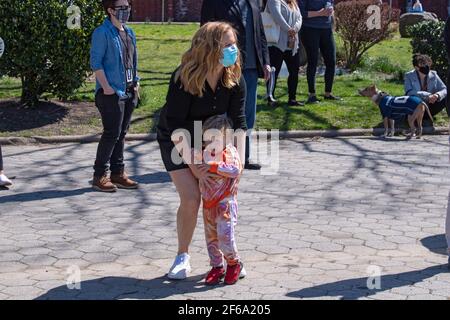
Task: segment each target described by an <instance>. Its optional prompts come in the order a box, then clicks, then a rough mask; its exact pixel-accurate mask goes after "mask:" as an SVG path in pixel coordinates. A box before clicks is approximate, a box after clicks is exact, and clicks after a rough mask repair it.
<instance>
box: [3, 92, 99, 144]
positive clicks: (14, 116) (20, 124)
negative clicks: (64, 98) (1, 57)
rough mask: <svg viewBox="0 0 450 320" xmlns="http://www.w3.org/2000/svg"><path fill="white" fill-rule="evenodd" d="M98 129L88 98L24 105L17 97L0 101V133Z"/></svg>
mask: <svg viewBox="0 0 450 320" xmlns="http://www.w3.org/2000/svg"><path fill="white" fill-rule="evenodd" d="M99 132H101V120H100V115H99V113H98V110H97V108H95V106H94V103H92V102H74V101H73V102H72V101H70V102H60V101H58V100H52V101H47V102H45V101H44V102H41V103H40V104H39V105H38V106H37V107H35V108H28V107H24V106H22V105H21V104H20V103H19V100H17V99H9V100H1V101H0V136H33V135H44V136H48V135H71V134H77V135H79V134H80V135H81V134H94V133H99Z"/></svg>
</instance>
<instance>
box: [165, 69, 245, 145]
mask: <svg viewBox="0 0 450 320" xmlns="http://www.w3.org/2000/svg"><path fill="white" fill-rule="evenodd" d="M176 72H177V71H175V72H174V73H173V74H172V78H171V79H170V85H169V91H168V93H167V98H166V104H165V105H164V107H163V108H162V110H161V113H160V118H159V123H158V125H157V137H158V140H160V141H170V140H171V135H172V133H173V132H174V131H175V130H176V129H180V128H182V129H186V130H188V131H189V132H190V134H191V140H192V141H191V143H192V146H193V139H194V121H202V122H203V121H205V120H206V119H207V118H209V117H211V116H214V115H219V114H224V113H226V114H227V115H228V117H229V118H230V119H231V120H232V122H233V129H235V130H237V129H242V130H247V124H246V120H245V95H246V86H245V81H244V79H243V77H242V78H241V80H240V82H239V85H236V86H234V87H233V88H231V89H228V88H226V87H225V86H224V85H223V84H222V81H219V83H218V85H217V88H216V91H215V92H214V91H213V90H212V89H211V87H210V86H209V85H208V81H206V85H205V92H204V94H203V97H201V98H200V97H199V96H194V95H192V94H190V93H189V92H186V91H185V90H184V88H183V87H182V85H181V81H180V79H178V81H176V82H175V74H176Z"/></svg>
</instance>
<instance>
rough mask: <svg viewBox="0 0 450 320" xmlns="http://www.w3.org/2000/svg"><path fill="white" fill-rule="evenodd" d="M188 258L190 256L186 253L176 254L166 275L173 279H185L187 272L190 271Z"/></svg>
mask: <svg viewBox="0 0 450 320" xmlns="http://www.w3.org/2000/svg"><path fill="white" fill-rule="evenodd" d="M190 258H191V257H190V256H189V255H188V254H187V253H182V254H179V255H177V257H176V258H175V261H174V262H173V265H172V267H171V268H170V271H169V273H168V274H167V277H168V278H169V279H173V280H183V279H186V278H187V276H188V274H189V272H191V264H190V263H189V259H190Z"/></svg>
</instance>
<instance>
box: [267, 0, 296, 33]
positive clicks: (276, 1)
mask: <svg viewBox="0 0 450 320" xmlns="http://www.w3.org/2000/svg"><path fill="white" fill-rule="evenodd" d="M267 6H268V8H269V12H270V14H271V15H272V18H273V20H274V21H275V23H276V24H277V25H279V26H280V28H281V30H283V31H284V32H288V31H289V30H290V29H291V26H290V25H289V23H288V22H287V21H286V20H285V19H284V17H283V15H282V14H281V2H280V0H269V1H268V2H267Z"/></svg>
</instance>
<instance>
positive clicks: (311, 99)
mask: <svg viewBox="0 0 450 320" xmlns="http://www.w3.org/2000/svg"><path fill="white" fill-rule="evenodd" d="M319 102H320V100H319V99H317V96H309V98H308V100H307V101H306V104H315V103H319Z"/></svg>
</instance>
